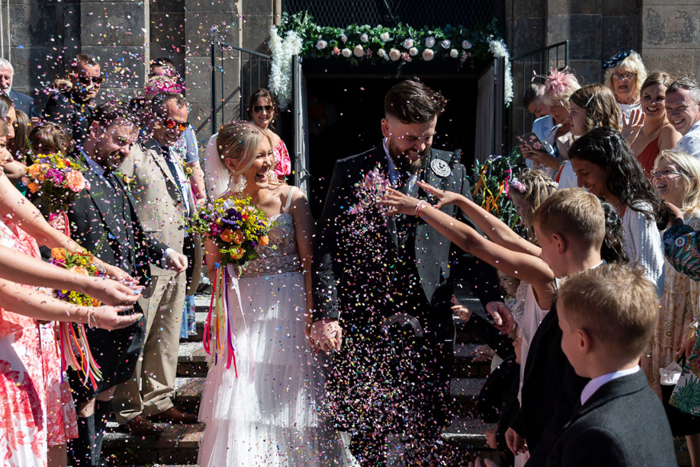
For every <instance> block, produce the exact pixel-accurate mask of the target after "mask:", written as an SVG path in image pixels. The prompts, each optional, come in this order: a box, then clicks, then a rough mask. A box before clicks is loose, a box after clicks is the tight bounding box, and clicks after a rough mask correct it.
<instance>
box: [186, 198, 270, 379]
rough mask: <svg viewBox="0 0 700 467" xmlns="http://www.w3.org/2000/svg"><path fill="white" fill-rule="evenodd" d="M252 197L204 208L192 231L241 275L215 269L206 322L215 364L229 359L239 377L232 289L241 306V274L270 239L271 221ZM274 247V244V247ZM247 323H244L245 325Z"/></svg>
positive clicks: (206, 338) (207, 342)
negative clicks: (230, 308) (230, 307)
mask: <svg viewBox="0 0 700 467" xmlns="http://www.w3.org/2000/svg"><path fill="white" fill-rule="evenodd" d="M250 201H251V200H250V198H243V197H233V198H226V199H218V200H216V201H214V203H213V204H210V205H209V206H207V207H205V208H203V209H202V210H200V212H199V213H198V214H197V216H195V217H194V218H193V219H192V224H191V227H190V229H189V231H190V232H193V233H198V234H200V235H202V237H203V238H207V239H210V240H211V241H212V242H214V244H215V245H216V246H217V247H218V248H219V251H220V252H221V254H222V255H223V258H222V260H221V263H222V264H221V265H223V266H226V265H228V264H230V265H232V266H235V267H236V268H237V273H238V274H227V273H226V267H219V266H221V265H217V268H216V281H215V282H214V290H213V292H212V295H211V304H210V305H209V314H208V316H207V321H206V324H205V325H204V350H206V352H207V353H208V354H209V355H211V356H212V360H213V362H214V363H216V362H217V361H218V359H219V358H223V359H225V360H226V368H230V367H231V365H232V364H233V368H234V371H235V373H236V376H238V369H237V367H236V357H235V347H236V336H235V330H234V329H233V323H232V322H231V321H230V320H229V313H228V302H229V295H228V294H229V291H233V292H234V293H235V295H236V299H237V300H238V303H239V306H240V307H241V309H242V305H241V297H240V290H239V288H238V277H237V276H240V274H241V272H242V271H243V269H245V268H246V267H247V266H248V263H249V262H250V261H253V260H255V259H257V258H259V257H260V252H259V251H258V248H259V247H261V246H267V245H268V244H269V242H270V239H269V237H268V233H269V231H270V228H271V227H272V226H271V225H270V221H269V220H268V219H267V216H265V212H264V211H263V210H262V209H260V208H259V207H257V206H253V205H252V204H251V202H250ZM273 248H274V247H273ZM244 325H245V324H244Z"/></svg>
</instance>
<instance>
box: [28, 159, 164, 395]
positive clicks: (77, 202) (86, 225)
mask: <svg viewBox="0 0 700 467" xmlns="http://www.w3.org/2000/svg"><path fill="white" fill-rule="evenodd" d="M73 158H74V159H76V160H77V161H78V162H79V163H80V164H81V165H83V166H84V167H85V168H86V170H85V171H84V172H83V175H84V176H85V178H86V180H87V182H88V183H89V187H88V188H86V189H85V190H83V191H82V192H80V193H78V195H77V196H76V197H75V199H74V200H73V202H72V203H71V204H70V205H69V208H68V211H67V214H68V220H69V221H70V225H71V238H72V239H73V240H75V241H76V242H77V243H79V244H80V245H81V246H83V247H84V248H86V249H87V250H88V251H89V252H90V253H92V254H94V255H95V256H97V257H98V258H100V259H101V260H102V261H104V262H105V263H107V264H111V265H113V266H117V267H119V268H121V269H123V270H124V271H126V272H127V273H129V274H130V275H131V276H132V277H134V278H136V279H138V281H139V283H140V284H141V285H148V276H149V267H148V265H149V263H151V262H154V263H155V262H160V261H161V259H162V258H163V254H164V252H165V250H166V249H167V248H168V247H167V245H165V244H163V243H161V242H158V241H156V240H155V239H153V238H151V237H150V236H146V235H145V234H144V230H143V228H142V226H141V222H140V221H139V218H138V216H137V214H136V209H135V203H134V200H133V199H132V197H131V195H130V194H129V192H128V190H127V189H126V186H125V184H124V180H123V178H122V177H121V176H119V175H116V174H114V175H113V176H109V175H108V176H107V177H108V180H110V182H111V183H112V184H113V185H114V189H113V188H112V187H110V186H109V185H107V184H106V183H105V182H104V181H103V180H102V179H101V178H100V177H99V176H98V175H97V174H96V173H95V172H94V171H93V170H92V169H91V168H90V167H89V166H88V165H87V163H86V162H85V160H84V159H83V158H82V156H81V155H80V153H77V154H74V155H73ZM37 204H39V205H40V204H41V200H38V201H37ZM135 310H136V311H137V312H138V311H140V310H139V309H137V307H135ZM86 330H87V336H88V340H89V342H90V346H91V350H92V354H93V357H95V360H96V361H97V363H98V364H99V365H100V367H101V371H102V375H103V380H102V381H101V382H98V389H97V391H96V393H99V392H101V391H102V390H105V389H108V388H110V387H112V386H114V385H116V384H119V383H121V382H123V381H126V379H128V378H129V377H130V376H131V375H132V373H133V371H134V368H135V365H136V359H137V358H138V356H139V353H140V351H141V347H142V345H143V339H144V331H145V319H143V318H142V319H141V320H140V321H139V322H137V323H135V324H134V325H132V326H129V327H128V328H125V329H119V330H116V331H107V330H103V329H89V328H87V327H86ZM74 376H75V375H74V374H72V375H71V388H72V389H73V391H74V398H76V400H77V402H83V401H85V400H87V399H89V398H90V397H92V396H93V391H92V388H91V387H90V388H86V387H84V386H82V384H80V382H79V378H76V377H74Z"/></svg>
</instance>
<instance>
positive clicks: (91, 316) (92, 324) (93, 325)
mask: <svg viewBox="0 0 700 467" xmlns="http://www.w3.org/2000/svg"><path fill="white" fill-rule="evenodd" d="M87 325H88V327H89V328H90V329H97V328H98V326H97V319H95V309H94V308H93V307H90V308H88V312H87Z"/></svg>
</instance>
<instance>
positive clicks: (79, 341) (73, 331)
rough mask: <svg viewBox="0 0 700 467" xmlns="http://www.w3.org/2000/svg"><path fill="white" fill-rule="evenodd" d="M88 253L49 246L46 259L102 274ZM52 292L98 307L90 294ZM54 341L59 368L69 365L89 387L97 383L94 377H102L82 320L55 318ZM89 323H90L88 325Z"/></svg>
mask: <svg viewBox="0 0 700 467" xmlns="http://www.w3.org/2000/svg"><path fill="white" fill-rule="evenodd" d="M94 260H95V258H94V256H92V255H91V254H90V253H70V252H67V251H66V250H65V249H63V248H54V249H53V250H51V259H50V260H49V262H50V263H51V264H54V265H56V266H59V267H62V268H66V269H68V270H69V271H73V272H75V273H76V274H81V275H84V276H92V277H102V276H104V275H105V274H106V271H105V268H104V267H103V266H102V265H101V264H98V263H96V262H95V261H94ZM53 293H54V296H55V297H56V298H59V299H61V300H63V301H65V302H68V303H72V304H75V305H80V306H87V307H98V306H100V305H101V303H100V302H99V301H98V300H95V299H94V298H92V297H90V296H88V295H85V294H83V293H80V292H75V291H68V290H54V292H53ZM87 318H88V322H87V324H88V326H91V320H92V314H91V313H88V317H87ZM56 326H57V331H58V339H57V340H58V342H59V343H60V346H61V350H62V352H61V371H65V370H66V368H67V367H68V366H72V367H73V368H74V369H75V370H77V371H78V372H79V373H80V374H81V375H82V381H83V384H87V382H88V381H90V382H91V383H92V385H93V387H97V380H101V379H102V374H101V373H100V367H99V365H97V363H96V362H95V359H94V358H93V357H92V352H91V351H90V346H89V344H88V340H87V336H86V334H85V325H83V324H82V323H67V322H57V323H56ZM91 327H92V326H91Z"/></svg>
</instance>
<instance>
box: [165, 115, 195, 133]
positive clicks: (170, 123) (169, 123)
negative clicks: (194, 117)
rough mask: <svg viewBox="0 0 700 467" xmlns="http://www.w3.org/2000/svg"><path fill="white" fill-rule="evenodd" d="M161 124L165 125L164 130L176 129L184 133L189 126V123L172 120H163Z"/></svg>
mask: <svg viewBox="0 0 700 467" xmlns="http://www.w3.org/2000/svg"><path fill="white" fill-rule="evenodd" d="M163 124H164V125H165V128H167V129H169V130H172V129H175V128H177V129H178V130H180V131H185V130H186V129H187V127H188V126H190V123H189V122H176V121H175V120H173V119H172V118H166V119H163Z"/></svg>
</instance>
